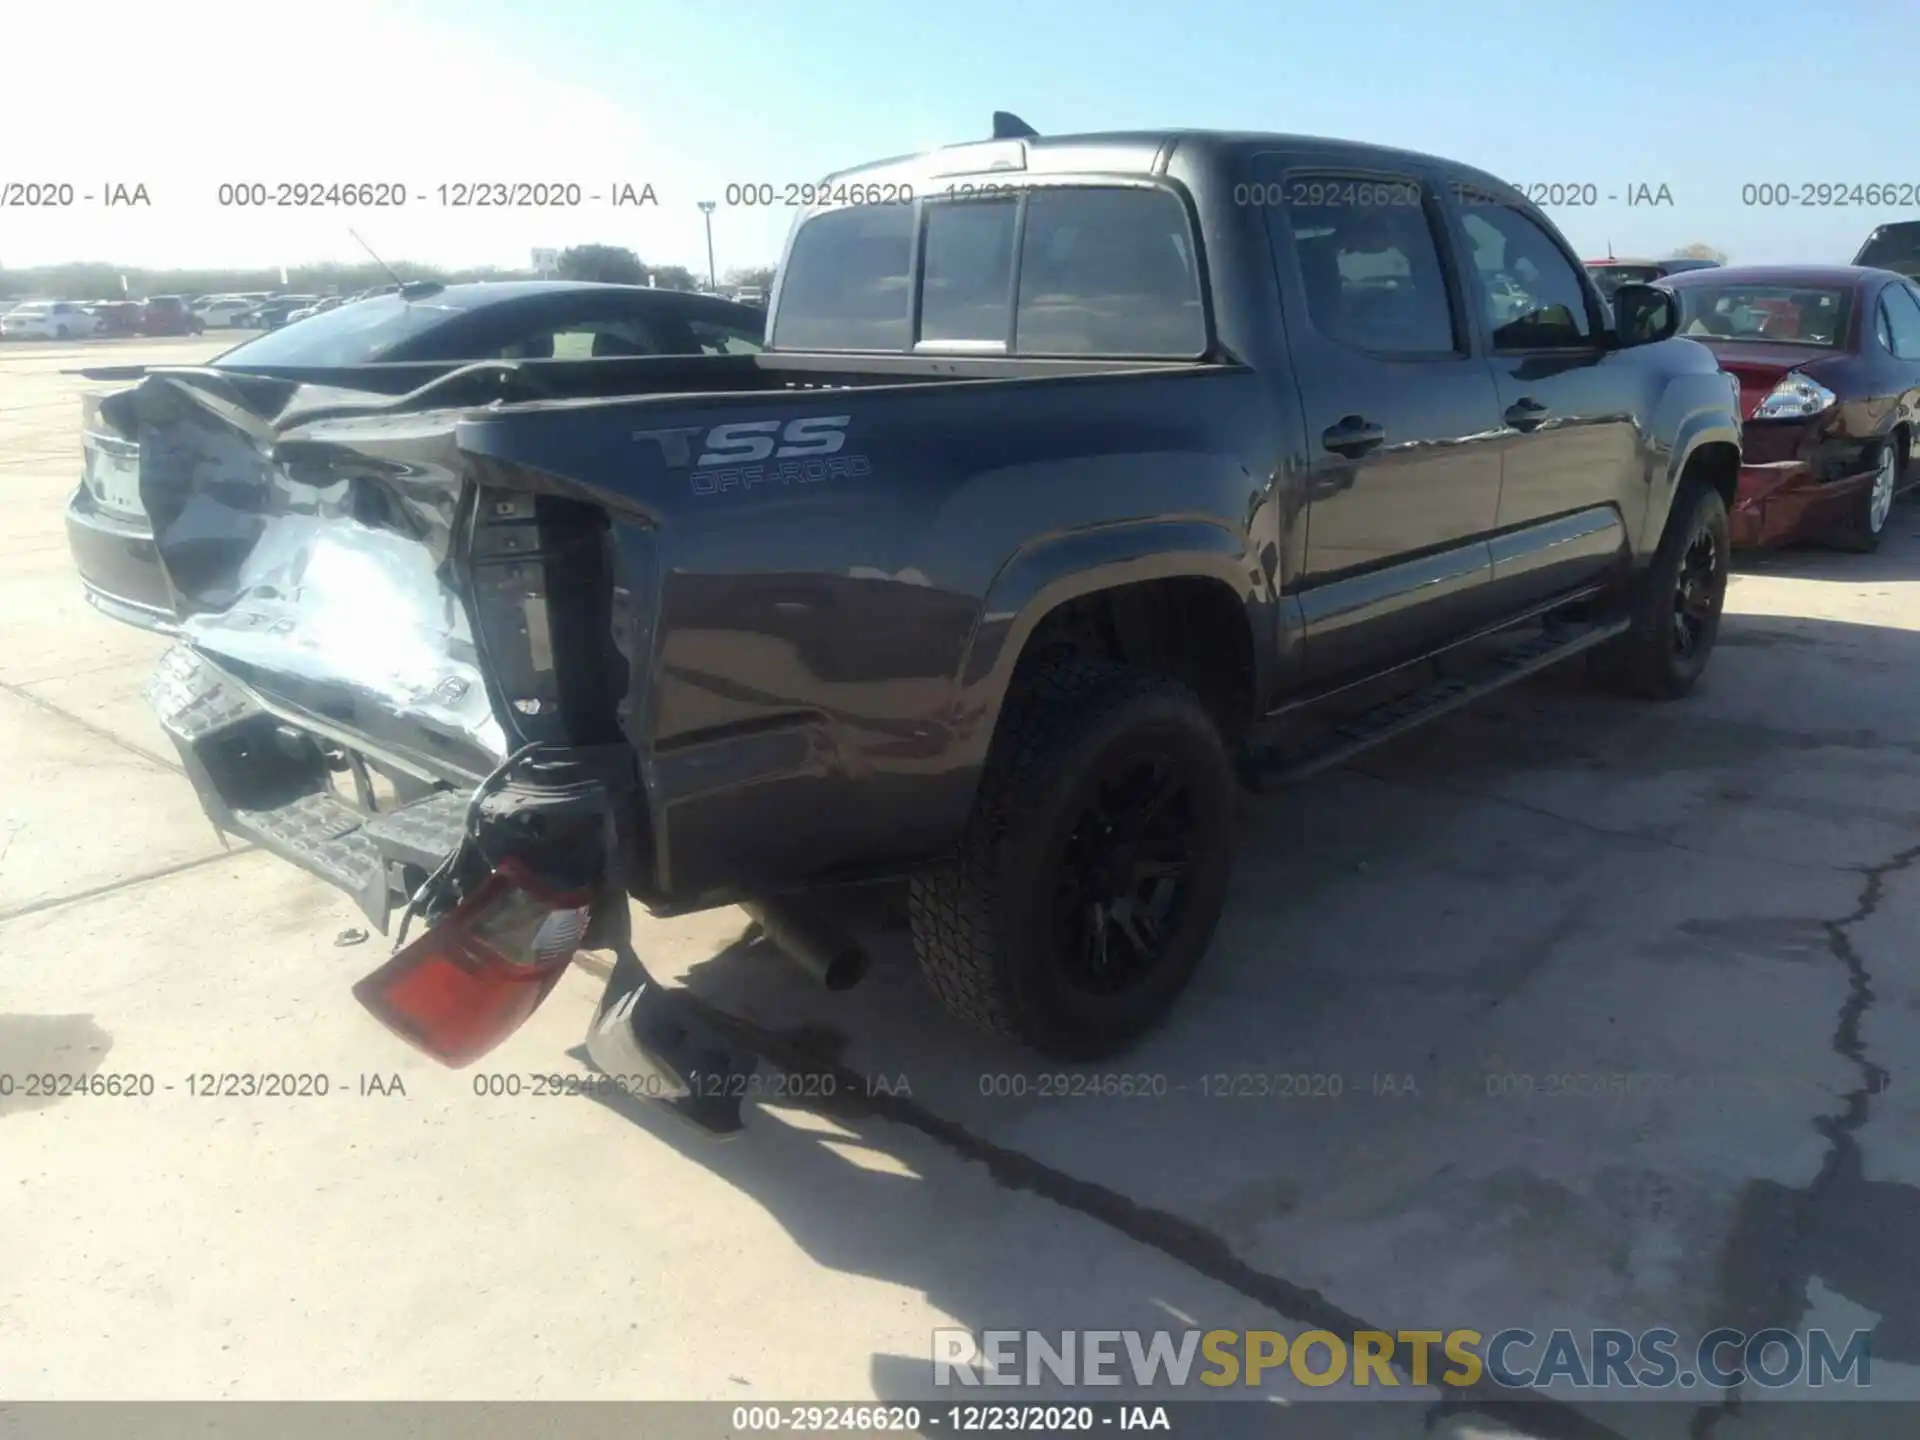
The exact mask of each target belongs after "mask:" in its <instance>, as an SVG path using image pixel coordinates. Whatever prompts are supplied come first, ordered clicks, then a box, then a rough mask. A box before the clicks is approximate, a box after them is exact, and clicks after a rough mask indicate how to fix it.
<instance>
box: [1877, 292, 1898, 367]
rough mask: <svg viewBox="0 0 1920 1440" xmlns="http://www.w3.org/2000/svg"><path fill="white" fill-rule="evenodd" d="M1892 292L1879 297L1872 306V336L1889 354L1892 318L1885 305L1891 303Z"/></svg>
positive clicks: (1891, 351)
mask: <svg viewBox="0 0 1920 1440" xmlns="http://www.w3.org/2000/svg"><path fill="white" fill-rule="evenodd" d="M1892 300H1893V292H1892V291H1888V292H1887V293H1886V294H1885V295H1883V296H1881V297H1880V303H1879V304H1878V305H1876V306H1874V307H1873V338H1874V339H1876V340H1878V341H1879V342H1880V348H1881V349H1882V350H1885V351H1886V352H1887V353H1888V354H1889V355H1891V354H1893V353H1895V352H1894V348H1893V320H1892V318H1891V317H1890V316H1889V315H1888V314H1887V306H1888V305H1889V304H1891V303H1892Z"/></svg>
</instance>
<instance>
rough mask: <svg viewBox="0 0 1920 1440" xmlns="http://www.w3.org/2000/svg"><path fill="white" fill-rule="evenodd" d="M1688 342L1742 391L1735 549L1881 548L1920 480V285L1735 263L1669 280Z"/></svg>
mask: <svg viewBox="0 0 1920 1440" xmlns="http://www.w3.org/2000/svg"><path fill="white" fill-rule="evenodd" d="M1662 283H1663V284H1664V285H1666V286H1667V288H1669V289H1671V290H1672V291H1673V292H1674V293H1675V294H1676V295H1677V296H1679V297H1680V333H1681V334H1682V335H1684V336H1686V337H1688V338H1689V339H1693V340H1698V341H1699V342H1700V343H1701V344H1703V345H1705V346H1706V347H1707V348H1708V349H1709V350H1711V351H1713V353H1714V357H1715V358H1716V359H1717V360H1718V361H1719V362H1720V368H1721V369H1723V370H1726V371H1727V372H1729V373H1730V374H1732V375H1734V376H1735V377H1737V378H1738V380H1739V382H1740V405H1741V415H1742V418H1743V421H1744V427H1743V435H1744V440H1743V447H1744V451H1745V455H1744V459H1743V462H1742V465H1741V469H1740V488H1739V493H1738V495H1737V496H1736V497H1735V500H1734V506H1733V512H1732V516H1731V529H1732V535H1733V539H1734V543H1735V544H1738V545H1742V546H1750V547H1751V546H1773V545H1781V544H1785V543H1787V542H1788V541H1791V540H1801V539H1818V540H1825V541H1829V542H1831V543H1835V544H1839V545H1842V546H1845V547H1847V548H1849V549H1856V550H1871V549H1873V548H1874V547H1875V546H1877V545H1878V544H1879V543H1880V537H1881V536H1882V535H1883V534H1884V533H1885V532H1886V525H1887V518H1888V516H1889V514H1890V513H1891V512H1892V509H1893V502H1894V499H1895V497H1896V496H1897V495H1898V494H1899V493H1900V492H1901V491H1902V490H1904V489H1906V488H1907V487H1908V486H1910V485H1912V484H1913V483H1914V482H1915V481H1916V480H1920V466H1916V465H1915V463H1914V458H1913V451H1914V437H1915V435H1917V434H1920V283H1917V282H1915V281H1913V280H1910V279H1908V278H1906V277H1905V276H1902V275H1898V274H1895V273H1894V272H1893V271H1890V270H1876V269H1870V268H1866V267H1861V266H1839V265H1834V266H1820V265H1778V266H1754V265H1739V266H1728V267H1725V268H1722V269H1715V270H1700V271H1694V272H1692V273H1689V274H1685V275H1674V276H1670V277H1668V278H1667V279H1666V280H1665V281H1663V282H1662Z"/></svg>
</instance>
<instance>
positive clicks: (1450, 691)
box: [1240, 619, 1631, 793]
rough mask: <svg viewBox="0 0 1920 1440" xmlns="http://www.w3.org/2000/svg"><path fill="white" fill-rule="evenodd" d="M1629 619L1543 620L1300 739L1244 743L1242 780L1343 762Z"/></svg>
mask: <svg viewBox="0 0 1920 1440" xmlns="http://www.w3.org/2000/svg"><path fill="white" fill-rule="evenodd" d="M1630 623H1631V622H1630V621H1628V620H1626V619H1608V620H1596V621H1587V622H1582V623H1578V624H1556V625H1547V626H1543V627H1542V628H1541V630H1540V632H1539V633H1538V634H1537V635H1534V636H1530V637H1528V638H1527V639H1526V640H1524V641H1522V642H1521V643H1519V644H1516V645H1510V646H1507V647H1506V648H1505V649H1503V650H1500V651H1499V652H1498V653H1496V654H1494V655H1492V656H1490V657H1488V658H1486V659H1484V660H1482V661H1481V662H1480V663H1479V664H1478V665H1475V666H1474V667H1472V668H1471V669H1465V670H1462V671H1461V672H1459V673H1457V674H1452V675H1442V676H1440V677H1439V678H1437V679H1435V680H1433V681H1430V682H1429V683H1428V684H1426V685H1424V686H1422V687H1421V688H1420V689H1418V690H1416V691H1414V692H1413V693H1412V694H1410V695H1402V696H1400V697H1398V698H1397V699H1394V700H1390V701H1388V702H1387V703H1386V704H1384V705H1381V706H1379V707H1377V708H1376V709H1373V710H1368V711H1366V712H1365V713H1363V714H1360V715H1357V716H1355V717H1354V718H1353V719H1351V720H1348V721H1345V722H1343V723H1342V724H1340V725H1337V726H1335V727H1334V728H1333V730H1331V731H1330V732H1329V733H1327V734H1326V735H1324V736H1321V737H1319V738H1318V739H1316V740H1313V741H1311V742H1308V743H1307V744H1305V745H1299V746H1292V747H1289V746H1285V745H1259V744H1253V743H1249V744H1248V745H1246V746H1244V747H1243V748H1242V750H1241V753H1240V780H1241V783H1242V784H1243V785H1245V786H1246V787H1247V788H1248V789H1249V790H1253V791H1256V792H1260V793H1264V792H1266V791H1270V790H1275V789H1278V788H1279V787H1280V786H1282V785H1286V784H1290V783H1291V782H1293V781H1295V780H1301V779H1304V778H1305V777H1307V776H1309V775H1313V774H1317V773H1318V772H1320V771H1322V770H1330V769H1332V768H1333V767H1334V766H1336V765H1344V764H1345V763H1346V762H1347V761H1349V760H1351V759H1353V758H1354V756H1356V755H1359V754H1361V753H1362V752H1363V751H1366V750H1370V749H1372V748H1373V747H1374V746H1375V745H1379V744H1382V743H1383V742H1385V741H1388V740H1392V739H1394V738H1395V737H1396V736H1399V735H1404V734H1406V733H1407V731H1409V730H1413V729H1416V728H1417V727H1419V726H1421V725H1424V724H1426V722H1427V721H1429V720H1432V719H1435V718H1437V717H1438V716H1441V715H1444V714H1446V713H1447V712H1448V711H1449V710H1458V709H1459V708H1460V707H1461V706H1463V705H1471V704H1472V703H1473V702H1474V701H1476V700H1479V699H1482V698H1484V697H1485V696H1488V695H1491V694H1493V692H1494V691H1496V690H1503V689H1505V688H1506V687H1507V686H1509V685H1511V684H1513V683H1514V682H1515V681H1517V680H1524V679H1526V678H1527V676H1529V675H1536V674H1538V673H1539V672H1540V671H1542V670H1545V669H1547V668H1548V667H1549V666H1553V665H1557V664H1559V663H1560V662H1561V661H1562V660H1567V659H1571V658H1572V657H1573V656H1575V655H1579V654H1581V653H1583V652H1584V651H1587V650H1591V649H1593V647H1594V646H1596V645H1600V644H1603V643H1604V642H1606V641H1608V640H1611V639H1612V638H1613V637H1614V636H1616V635H1618V634H1620V633H1621V632H1622V631H1624V630H1626V629H1627V627H1628V625H1629V624H1630Z"/></svg>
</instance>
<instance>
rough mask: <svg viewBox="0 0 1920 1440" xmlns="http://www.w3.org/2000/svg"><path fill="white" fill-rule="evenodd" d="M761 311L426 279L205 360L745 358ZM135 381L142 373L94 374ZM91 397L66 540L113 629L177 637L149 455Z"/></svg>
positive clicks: (621, 288)
mask: <svg viewBox="0 0 1920 1440" xmlns="http://www.w3.org/2000/svg"><path fill="white" fill-rule="evenodd" d="M766 323H767V316H766V312H765V311H764V310H757V309H753V308H751V307H749V306H745V305H736V304H734V303H733V302H732V301H729V300H722V299H719V298H718V297H716V296H711V295H694V294H688V293H686V292H683V291H677V290H653V289H647V288H644V287H641V286H637V285H598V284H592V283H588V282H585V281H569V280H524V281H493V282H487V283H482V284H471V285H438V284H433V283H430V282H416V283H413V284H409V285H405V286H401V287H399V288H398V290H397V291H394V292H390V293H388V294H384V295H376V296H374V297H372V298H371V299H364V300H357V301H353V302H351V303H349V304H345V305H341V306H339V307H338V308H336V309H333V310H328V311H325V312H323V313H321V314H318V315H313V316H309V317H308V318H307V319H304V320H296V321H294V322H293V323H291V324H289V325H285V326H283V327H282V328H280V329H277V330H273V331H270V332H269V333H267V334H265V335H260V336H257V337H255V338H254V339H251V340H246V341H243V342H242V343H240V344H239V345H236V346H234V347H233V348H232V349H230V350H227V351H224V352H222V353H221V354H220V355H218V356H216V357H215V358H214V359H212V360H211V361H209V362H207V363H208V364H209V365H210V366H212V367H213V368H215V369H223V370H235V371H250V370H266V371H274V370H281V369H299V370H303V371H310V370H313V369H316V368H319V369H330V368H336V367H341V368H344V367H349V366H363V365H372V364H398V363H402V362H411V361H447V360H491V359H502V360H585V359H592V358H605V357H609V356H629V357H630V356H639V355H717V354H743V353H751V352H754V351H757V350H759V349H760V345H761V339H762V336H763V334H764V332H765V328H766ZM80 373H81V374H83V375H85V376H87V377H88V378H90V379H98V380H134V379H137V378H139V376H140V374H141V373H143V372H142V369H141V367H138V366H133V367H117V368H112V369H101V370H83V371H81V372H80ZM102 398H103V396H102V395H100V394H91V395H88V396H86V397H85V399H84V401H83V410H82V423H83V427H84V435H83V442H82V462H83V464H82V473H81V483H80V487H79V489H78V490H76V491H75V492H74V496H73V499H72V500H71V501H70V502H69V503H68V505H67V543H68V545H69V547H70V548H71V549H72V551H73V560H74V565H75V567H76V568H77V569H78V570H79V572H80V580H81V583H82V584H84V585H85V586H86V589H87V598H88V599H89V600H90V601H92V602H93V604H94V606H95V608H97V609H99V610H101V611H102V612H104V613H106V614H108V615H111V616H113V617H114V618H115V619H118V620H124V621H127V622H128V623H129V624H134V625H140V626H143V627H145V628H147V629H157V630H166V629H170V628H171V627H172V622H173V618H174V602H173V595H172V592H171V590H170V589H169V588H168V584H167V579H166V576H165V574H164V573H163V572H162V570H161V568H160V563H159V559H158V556H157V555H156V553H155V550H154V545H153V528H152V526H151V524H150V523H149V522H148V519H147V512H146V508H145V506H144V505H143V504H142V503H141V499H140V451H139V446H138V445H137V444H136V443H134V442H132V441H130V440H127V439H124V438H122V437H120V436H117V435H114V434H112V433H111V432H110V430H109V429H108V427H107V426H105V425H104V424H103V423H101V421H100V419H99V406H100V401H101V399H102Z"/></svg>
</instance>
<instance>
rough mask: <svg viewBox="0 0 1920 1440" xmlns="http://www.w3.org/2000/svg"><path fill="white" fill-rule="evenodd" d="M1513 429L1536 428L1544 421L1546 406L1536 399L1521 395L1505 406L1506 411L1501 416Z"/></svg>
mask: <svg viewBox="0 0 1920 1440" xmlns="http://www.w3.org/2000/svg"><path fill="white" fill-rule="evenodd" d="M1501 418H1502V419H1504V420H1505V421H1506V422H1507V424H1508V426H1510V427H1511V428H1512V429H1515V430H1521V431H1525V430H1538V429H1539V428H1540V427H1541V425H1543V424H1545V423H1546V419H1547V407H1546V406H1544V405H1542V404H1541V403H1540V402H1539V401H1538V400H1535V399H1532V398H1531V397H1526V396H1523V397H1522V398H1520V399H1518V400H1516V401H1514V402H1513V404H1511V405H1509V406H1508V407H1507V413H1506V414H1505V415H1504V416H1502V417H1501Z"/></svg>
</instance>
